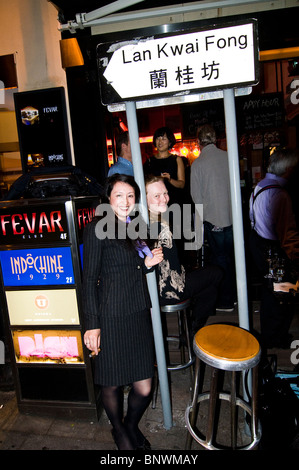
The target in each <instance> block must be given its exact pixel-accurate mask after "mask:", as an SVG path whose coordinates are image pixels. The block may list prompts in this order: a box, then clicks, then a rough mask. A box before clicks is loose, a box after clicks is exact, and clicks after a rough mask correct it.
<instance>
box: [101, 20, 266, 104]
mask: <svg viewBox="0 0 299 470" xmlns="http://www.w3.org/2000/svg"><path fill="white" fill-rule="evenodd" d="M256 29H257V24H256V21H255V20H249V21H247V22H238V23H234V24H230V25H226V26H217V27H216V26H214V27H212V28H211V29H208V30H197V31H192V32H188V33H186V34H181V33H179V34H178V33H176V34H173V35H171V36H165V35H164V36H160V37H147V38H138V39H134V40H131V41H127V42H119V43H114V44H99V45H98V48H97V54H98V63H99V69H100V83H101V94H102V102H103V104H112V103H117V102H121V101H128V100H136V101H137V100H141V99H144V98H147V99H148V98H149V97H151V98H158V97H161V96H165V95H171V96H175V95H181V94H189V93H196V92H199V91H205V90H216V89H222V88H225V87H241V86H242V87H243V86H248V85H253V84H256V83H257V81H258V77H257V69H258V67H257V63H258V45H257V33H256Z"/></svg>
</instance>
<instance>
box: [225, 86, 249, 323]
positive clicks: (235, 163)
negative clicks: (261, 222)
mask: <svg viewBox="0 0 299 470" xmlns="http://www.w3.org/2000/svg"><path fill="white" fill-rule="evenodd" d="M223 99H224V114H225V127H226V139H227V153H228V161H229V175H230V191H231V203H232V217H233V234H234V248H235V266H236V279H237V294H238V308H239V325H240V327H241V328H244V329H246V330H249V316H248V300H247V280H246V267H245V251H244V233H243V216H242V202H241V191H240V173H239V157H238V138H237V124H236V110H235V97H234V90H233V89H231V88H229V89H225V90H223Z"/></svg>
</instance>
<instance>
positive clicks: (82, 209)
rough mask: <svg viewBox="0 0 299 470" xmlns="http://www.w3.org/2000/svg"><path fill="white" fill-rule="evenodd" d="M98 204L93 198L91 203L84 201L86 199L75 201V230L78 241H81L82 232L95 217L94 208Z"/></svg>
mask: <svg viewBox="0 0 299 470" xmlns="http://www.w3.org/2000/svg"><path fill="white" fill-rule="evenodd" d="M98 203H99V199H98V198H94V199H93V200H92V201H90V200H86V198H83V200H81V199H79V200H75V212H76V215H77V230H78V239H79V241H81V240H82V239H83V231H84V228H85V226H86V225H87V224H89V223H90V222H91V221H92V220H93V218H94V216H95V209H96V207H95V206H96V205H98ZM89 204H90V205H89Z"/></svg>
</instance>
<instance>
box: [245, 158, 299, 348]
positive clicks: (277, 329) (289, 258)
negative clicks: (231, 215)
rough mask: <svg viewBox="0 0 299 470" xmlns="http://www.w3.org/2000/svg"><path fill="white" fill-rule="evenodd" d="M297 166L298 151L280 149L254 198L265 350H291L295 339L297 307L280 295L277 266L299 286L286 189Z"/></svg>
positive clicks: (253, 240)
mask: <svg viewBox="0 0 299 470" xmlns="http://www.w3.org/2000/svg"><path fill="white" fill-rule="evenodd" d="M297 166H298V152H296V151H294V150H292V149H279V150H276V151H275V152H274V153H273V154H272V155H271V157H270V160H269V165H268V168H267V173H266V176H265V178H264V179H262V180H261V181H260V182H259V183H258V184H257V186H256V187H255V189H254V191H253V193H252V195H251V198H250V208H249V216H250V221H251V227H252V230H251V233H250V240H249V242H250V251H251V254H252V257H253V261H254V263H255V266H256V268H257V270H258V272H259V273H260V276H261V283H262V294H261V306H260V324H261V342H262V346H263V347H264V349H268V348H269V349H270V348H273V347H278V348H288V347H289V346H290V343H291V339H292V338H291V336H290V335H289V333H288V330H289V327H290V324H291V321H292V318H293V313H294V312H293V311H294V306H293V304H292V302H291V298H290V296H289V295H288V294H287V293H283V294H282V293H280V294H279V293H278V292H275V291H274V287H275V288H276V287H278V285H277V281H278V279H276V278H275V276H276V273H275V270H276V268H277V267H278V268H280V269H281V270H283V271H281V273H280V274H281V277H282V280H285V281H289V282H291V283H293V284H296V282H297V285H298V279H299V232H298V228H297V226H296V220H295V216H294V213H293V207H292V200H291V197H290V195H289V193H288V191H287V189H286V188H287V184H288V182H289V181H290V178H291V177H292V175H293V173H294V171H295V169H296V167H297ZM272 270H273V273H272ZM271 276H274V277H271ZM275 281H276V283H275ZM273 282H274V284H273ZM278 284H279V283H278ZM281 287H282V286H281ZM281 287H280V288H281Z"/></svg>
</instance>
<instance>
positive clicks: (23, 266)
mask: <svg viewBox="0 0 299 470" xmlns="http://www.w3.org/2000/svg"><path fill="white" fill-rule="evenodd" d="M0 262H1V268H2V273H3V282H4V285H5V286H31V285H32V286H40V285H64V284H74V272H73V263H72V255H71V249H70V248H69V247H61V248H39V249H27V250H11V251H0Z"/></svg>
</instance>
